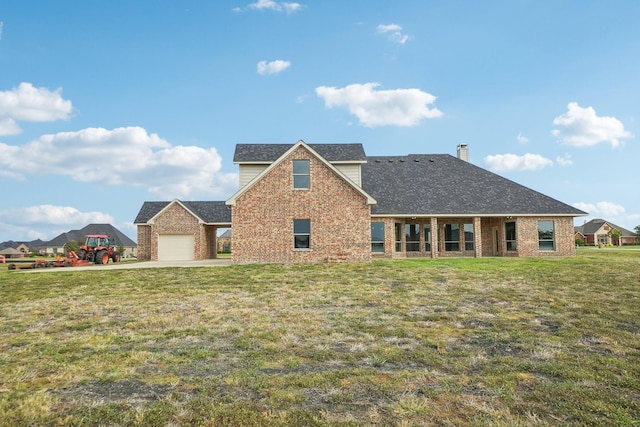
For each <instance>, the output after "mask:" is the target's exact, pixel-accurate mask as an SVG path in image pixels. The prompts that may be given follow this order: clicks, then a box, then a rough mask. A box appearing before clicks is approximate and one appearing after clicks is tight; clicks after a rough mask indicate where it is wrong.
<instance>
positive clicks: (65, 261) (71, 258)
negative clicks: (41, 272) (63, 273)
mask: <svg viewBox="0 0 640 427" xmlns="http://www.w3.org/2000/svg"><path fill="white" fill-rule="evenodd" d="M22 264H23V265H18V264H15V263H11V264H9V266H8V268H9V270H31V269H35V268H51V267H79V266H84V265H91V264H93V263H91V262H89V261H87V260H83V259H78V257H77V256H75V253H74V252H71V253H70V254H69V255H67V256H66V257H65V258H60V257H58V258H56V259H55V261H51V260H46V259H37V260H35V261H33V262H27V263H22Z"/></svg>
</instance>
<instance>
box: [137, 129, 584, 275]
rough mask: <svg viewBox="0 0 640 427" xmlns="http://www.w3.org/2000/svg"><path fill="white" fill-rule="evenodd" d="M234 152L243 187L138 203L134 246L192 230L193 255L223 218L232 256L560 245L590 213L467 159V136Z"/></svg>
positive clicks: (517, 250)
mask: <svg viewBox="0 0 640 427" xmlns="http://www.w3.org/2000/svg"><path fill="white" fill-rule="evenodd" d="M234 163H236V164H238V166H239V175H240V189H239V191H238V192H237V193H236V194H234V195H233V196H232V197H231V198H229V199H228V200H227V201H226V202H180V201H173V202H145V204H144V205H143V209H142V210H141V212H140V214H139V215H138V217H137V218H136V221H135V223H136V224H137V225H138V253H139V257H142V254H143V252H144V254H146V255H148V257H149V258H150V259H159V258H158V245H159V244H160V243H161V242H160V239H161V237H160V236H169V235H172V234H178V235H183V236H189V235H192V236H193V239H191V238H188V239H185V241H186V242H191V243H188V244H189V245H191V246H190V247H189V249H188V250H190V251H191V252H192V253H193V256H192V257H190V258H189V259H203V258H207V257H214V256H215V254H211V251H209V250H207V248H208V247H210V246H208V245H211V244H213V245H214V246H213V247H215V241H213V242H212V241H211V237H207V233H206V229H207V227H210V228H215V227H224V226H226V227H229V226H230V227H231V229H232V230H233V250H232V258H233V261H234V262H235V263H268V262H283V263H284V262H340V261H355V262H367V261H370V260H371V259H372V258H377V257H384V258H407V257H427V258H436V257H460V256H473V257H484V256H567V255H573V254H575V245H574V233H573V218H574V217H576V216H582V215H586V213H585V212H583V211H581V210H578V209H576V208H573V207H571V206H569V205H567V204H564V203H562V202H560V201H558V200H555V199H553V198H551V197H548V196H545V195H543V194H541V193H538V192H536V191H533V190H531V189H529V188H526V187H524V186H522V185H519V184H516V183H515V182H513V181H510V180H507V179H505V178H503V177H500V176H499V175H496V174H494V173H491V172H489V171H486V170H484V169H482V168H479V167H477V166H474V165H472V164H471V163H469V162H468V151H467V147H466V145H460V146H459V147H458V156H457V157H453V156H450V155H446V154H444V155H443V154H437V155H407V156H381V157H371V156H366V155H365V153H364V149H363V147H362V145H361V144H306V143H305V142H304V141H298V142H297V143H296V144H239V145H237V146H236V152H235V155H234ZM221 203H222V204H226V205H227V206H228V208H229V209H230V212H229V210H228V211H227V212H225V211H223V210H222V209H221V207H220V206H221V205H220V204H221ZM189 204H202V208H203V209H204V206H208V207H209V209H211V212H210V213H211V214H212V215H211V216H206V215H203V214H198V213H197V212H195V209H194V208H192V207H190V206H189ZM214 206H215V208H214ZM143 211H144V212H143ZM214 211H215V215H213V213H214ZM143 213H144V214H143ZM227 221H228V222H227ZM203 233H204V234H203ZM210 234H211V233H210ZM212 234H213V238H214V239H215V232H213V233H212Z"/></svg>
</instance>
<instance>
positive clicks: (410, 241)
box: [404, 224, 420, 252]
mask: <svg viewBox="0 0 640 427" xmlns="http://www.w3.org/2000/svg"><path fill="white" fill-rule="evenodd" d="M404 234H405V236H406V239H407V252H419V251H420V224H405V225H404Z"/></svg>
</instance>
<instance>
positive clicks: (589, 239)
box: [574, 218, 640, 246]
mask: <svg viewBox="0 0 640 427" xmlns="http://www.w3.org/2000/svg"><path fill="white" fill-rule="evenodd" d="M612 230H618V232H620V238H615V237H614V236H612V235H611V231H612ZM574 234H575V238H576V239H578V238H580V239H582V241H583V242H584V243H585V244H587V245H615V246H622V245H638V244H640V235H638V234H637V233H634V232H633V231H630V230H627V229H626V228H624V227H620V226H619V225H615V224H614V223H612V222H610V221H606V220H604V219H601V218H597V219H592V220H591V221H588V222H585V223H584V224H582V225H580V226H576V227H574Z"/></svg>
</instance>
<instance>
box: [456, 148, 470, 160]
mask: <svg viewBox="0 0 640 427" xmlns="http://www.w3.org/2000/svg"><path fill="white" fill-rule="evenodd" d="M458 158H459V159H460V160H464V161H465V162H468V161H469V148H467V144H459V145H458Z"/></svg>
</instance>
